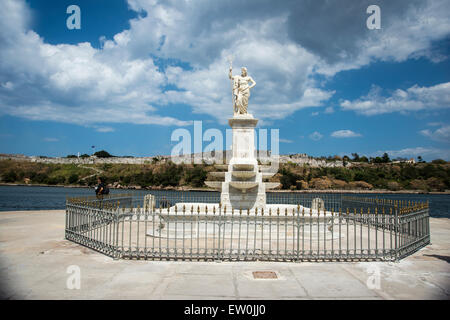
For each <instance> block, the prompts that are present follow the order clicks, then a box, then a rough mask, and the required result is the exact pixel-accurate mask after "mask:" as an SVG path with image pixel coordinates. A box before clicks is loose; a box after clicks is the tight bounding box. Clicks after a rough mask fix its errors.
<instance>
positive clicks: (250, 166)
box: [233, 164, 254, 171]
mask: <svg viewBox="0 0 450 320" xmlns="http://www.w3.org/2000/svg"><path fill="white" fill-rule="evenodd" d="M253 168H254V165H253V164H233V170H236V171H253Z"/></svg>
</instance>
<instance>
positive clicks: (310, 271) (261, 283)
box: [0, 210, 450, 299]
mask: <svg viewBox="0 0 450 320" xmlns="http://www.w3.org/2000/svg"><path fill="white" fill-rule="evenodd" d="M430 226H431V242H432V244H430V245H429V246H427V247H426V248H423V249H421V250H420V251H418V252H416V253H415V254H414V255H412V256H409V257H407V258H406V259H403V260H401V261H400V262H301V263H291V262H221V263H217V262H189V261H129V260H113V259H112V258H109V257H106V256H104V255H102V254H100V253H97V252H95V251H93V250H90V249H87V248H85V247H83V246H80V245H77V244H75V243H72V242H70V241H67V240H64V211H63V210H54V211H17V212H0V297H1V298H2V299H449V297H450V220H449V219H444V218H442V219H436V218H431V219H430ZM72 265H75V266H78V267H79V268H80V269H79V270H80V271H81V277H80V279H81V287H80V289H68V287H67V280H68V278H69V277H70V276H71V274H69V273H67V270H68V267H69V266H72ZM254 271H272V272H275V273H276V275H277V278H276V279H254V277H253V272H254ZM377 274H379V276H380V277H379V283H378V284H379V285H378V286H377V280H376V277H377Z"/></svg>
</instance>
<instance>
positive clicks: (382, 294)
mask: <svg viewBox="0 0 450 320" xmlns="http://www.w3.org/2000/svg"><path fill="white" fill-rule="evenodd" d="M342 269H344V270H345V271H346V272H347V273H349V274H350V275H351V276H352V277H353V278H355V279H356V280H358V281H359V282H361V283H362V284H363V285H364V286H366V287H367V283H366V282H364V281H363V280H361V279H360V278H359V276H358V275H357V274H355V273H354V272H353V271H351V270H349V269H348V268H347V266H346V265H342ZM369 290H371V291H373V292H374V293H375V294H376V295H377V296H379V297H380V298H382V299H385V300H395V298H394V297H392V296H391V295H389V294H388V293H386V292H384V291H382V290H381V289H380V290H378V289H369ZM372 297H373V296H372Z"/></svg>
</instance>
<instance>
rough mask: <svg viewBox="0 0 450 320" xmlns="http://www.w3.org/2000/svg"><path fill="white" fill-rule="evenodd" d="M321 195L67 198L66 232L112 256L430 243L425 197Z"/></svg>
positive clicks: (275, 255) (396, 253)
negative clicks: (235, 203) (238, 202)
mask: <svg viewBox="0 0 450 320" xmlns="http://www.w3.org/2000/svg"><path fill="white" fill-rule="evenodd" d="M321 197H322V198H323V197H324V195H321V194H315V195H308V197H307V198H304V201H300V200H302V199H301V198H295V197H293V198H291V199H290V201H288V200H286V199H289V198H288V197H285V198H284V200H283V202H282V203H274V202H273V201H271V203H269V204H267V205H266V207H265V208H256V209H253V210H238V209H231V208H226V207H223V206H221V204H220V203H219V200H220V198H219V197H217V194H211V196H210V197H209V196H208V195H204V194H203V195H202V196H200V195H199V196H197V197H193V196H192V195H190V196H189V197H184V196H183V197H181V198H180V197H178V198H177V197H176V196H175V194H174V195H173V196H168V195H162V194H161V193H142V194H141V195H133V194H112V195H110V196H104V197H103V198H102V199H98V198H96V197H88V198H70V199H67V203H66V229H65V237H66V239H68V240H71V241H74V242H76V243H79V244H82V245H84V246H86V247H89V248H92V249H94V250H97V251H99V252H102V253H104V254H106V255H108V256H111V257H114V258H125V259H158V260H160V259H184V260H219V261H223V260H231V261H234V260H249V261H251V260H266V261H318V260H320V261H322V260H326V261H340V260H356V261H362V260H385V261H392V260H399V259H402V258H404V257H406V256H408V255H410V254H412V253H414V252H415V251H417V250H418V249H420V248H422V247H424V246H426V245H427V244H429V243H430V227H429V206H428V203H425V202H405V201H398V200H383V199H378V198H363V197H358V196H355V197H350V196H341V195H334V196H330V195H328V196H327V197H328V198H326V199H322V198H321ZM317 198H319V200H317ZM313 199H315V200H313ZM272 200H273V199H272ZM295 202H297V203H295ZM311 207H312V208H311Z"/></svg>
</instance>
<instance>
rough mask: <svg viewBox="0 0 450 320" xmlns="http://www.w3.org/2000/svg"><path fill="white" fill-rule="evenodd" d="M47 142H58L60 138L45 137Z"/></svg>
mask: <svg viewBox="0 0 450 320" xmlns="http://www.w3.org/2000/svg"><path fill="white" fill-rule="evenodd" d="M44 141H45V142H58V141H59V139H58V138H44Z"/></svg>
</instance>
